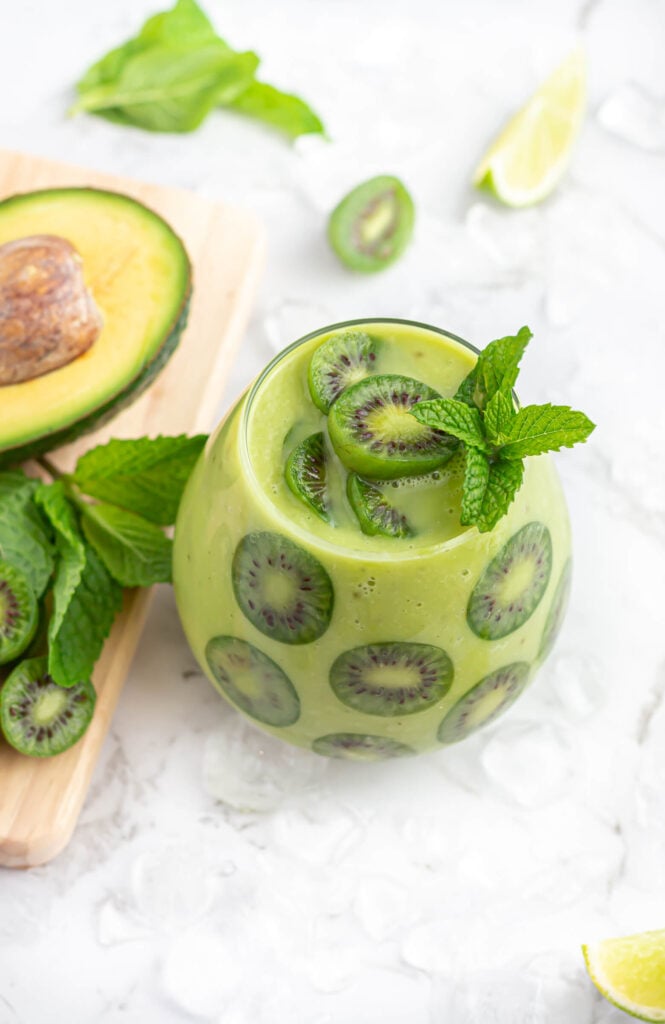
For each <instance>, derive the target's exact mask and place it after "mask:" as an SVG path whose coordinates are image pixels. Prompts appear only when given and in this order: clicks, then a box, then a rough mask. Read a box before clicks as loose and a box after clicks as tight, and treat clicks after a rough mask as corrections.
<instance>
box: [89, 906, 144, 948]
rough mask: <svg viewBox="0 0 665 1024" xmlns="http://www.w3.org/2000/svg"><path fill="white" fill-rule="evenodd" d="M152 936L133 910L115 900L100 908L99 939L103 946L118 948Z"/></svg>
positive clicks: (98, 921) (98, 920)
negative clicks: (122, 944) (124, 943)
mask: <svg viewBox="0 0 665 1024" xmlns="http://www.w3.org/2000/svg"><path fill="white" fill-rule="evenodd" d="M151 934H152V932H151V929H150V928H147V927H146V926H145V925H144V924H142V923H141V921H140V920H138V919H137V917H136V915H135V914H134V913H132V909H131V908H130V907H128V906H126V905H125V904H124V903H123V904H121V905H119V904H118V903H117V902H116V900H115V899H109V900H105V901H104V902H103V903H102V905H101V907H100V908H99V917H98V919H97V939H98V941H99V944H100V945H101V946H117V945H119V944H120V943H123V942H136V941H137V940H139V939H145V938H148V937H149V936H150V935H151Z"/></svg>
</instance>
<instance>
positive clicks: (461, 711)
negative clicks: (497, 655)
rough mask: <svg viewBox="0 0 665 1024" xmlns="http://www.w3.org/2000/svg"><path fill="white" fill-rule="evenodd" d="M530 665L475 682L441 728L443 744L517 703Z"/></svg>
mask: <svg viewBox="0 0 665 1024" xmlns="http://www.w3.org/2000/svg"><path fill="white" fill-rule="evenodd" d="M530 673H531V668H530V666H529V665H528V664H527V663H526V662H525V661H517V662H515V663H514V664H513V665H504V667H503V668H499V669H497V670H496V672H492V673H490V675H488V676H485V677H484V678H483V679H481V680H480V682H479V683H476V685H475V686H474V687H472V689H470V690H469V691H468V693H465V694H464V696H463V697H460V699H459V700H458V701H457V704H455V705H454V706H453V707H452V708H451V709H450V711H449V712H448V714H447V715H446V717H445V718H444V720H443V721H442V722H441V725H440V726H439V731H438V733H437V737H438V740H439V742H440V743H458V742H459V741H460V740H463V739H466V737H467V736H468V735H469V734H470V733H472V732H475V731H476V729H480V728H481V727H482V726H484V725H489V723H490V722H493V721H494V719H495V718H498V717H499V715H502V714H503V712H504V711H507V710H508V708H509V707H510V705H511V704H512V703H513V702H514V701H516V700H517V698H518V697H519V695H520V693H521V692H522V690H523V689H524V687H525V686H526V684H527V683H528V681H529V675H530Z"/></svg>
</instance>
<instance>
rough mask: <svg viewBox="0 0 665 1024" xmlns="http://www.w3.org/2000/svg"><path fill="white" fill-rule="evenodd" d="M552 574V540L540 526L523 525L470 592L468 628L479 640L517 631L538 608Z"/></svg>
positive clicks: (536, 523) (496, 637)
mask: <svg viewBox="0 0 665 1024" xmlns="http://www.w3.org/2000/svg"><path fill="white" fill-rule="evenodd" d="M551 572H552V540H551V537H550V531H549V530H548V529H547V527H546V526H544V525H543V523H538V522H533V523H527V524H526V526H523V527H522V529H521V530H518V531H517V533H516V534H514V536H513V537H511V538H510V540H509V541H508V542H507V543H506V544H504V546H503V547H502V548H501V550H500V551H499V553H498V555H496V556H495V557H494V558H493V559H492V561H491V562H490V563H489V565H488V566H487V568H486V569H485V570H484V571H483V573H482V575H481V577H480V579H479V580H478V582H477V583H476V585H475V587H474V588H473V592H472V594H471V597H470V598H469V604H468V606H467V610H466V618H467V622H468V623H469V626H470V627H471V629H472V630H473V632H474V633H475V634H476V636H479V637H481V638H482V639H483V640H498V639H500V638H501V637H503V636H508V634H509V633H512V632H514V630H516V629H519V627H520V626H522V625H524V623H525V622H526V621H527V619H529V618H530V617H531V616H532V615H533V613H534V612H535V610H536V608H537V607H538V605H539V604H540V602H541V600H542V597H543V594H544V593H545V590H546V589H547V584H548V582H549V578H550V573H551Z"/></svg>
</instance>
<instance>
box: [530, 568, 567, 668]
mask: <svg viewBox="0 0 665 1024" xmlns="http://www.w3.org/2000/svg"><path fill="white" fill-rule="evenodd" d="M572 569H573V563H572V559H570V558H569V559H568V561H567V562H566V564H565V565H564V567H563V572H562V573H561V576H560V577H559V582H558V583H557V587H556V590H555V591H554V597H553V599H552V604H551V606H550V610H549V612H548V613H547V619H546V620H545V628H544V629H543V635H542V638H541V641H540V648H539V650H538V659H539V660H540V661H542V660H543V659H544V658H546V657H547V655H548V654H549V653H550V651H551V650H552V648H553V647H554V644H555V643H556V638H557V637H558V635H559V633H560V631H561V626H562V625H563V620H564V618H565V615H566V608H567V607H568V598H569V597H570V586H571V583H572V578H573V572H572Z"/></svg>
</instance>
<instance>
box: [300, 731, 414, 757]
mask: <svg viewBox="0 0 665 1024" xmlns="http://www.w3.org/2000/svg"><path fill="white" fill-rule="evenodd" d="M312 750H313V751H314V753H315V754H322V755H323V756H324V757H337V758H341V759H343V760H344V761H386V760H388V758H391V757H408V755H409V754H415V750H412V749H411V747H407V745H406V743H398V741H397V740H391V739H390V737H388V736H367V735H364V734H363V733H356V732H333V733H330V734H329V735H328V736H319V738H318V739H316V740H314V742H313V743H312Z"/></svg>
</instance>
